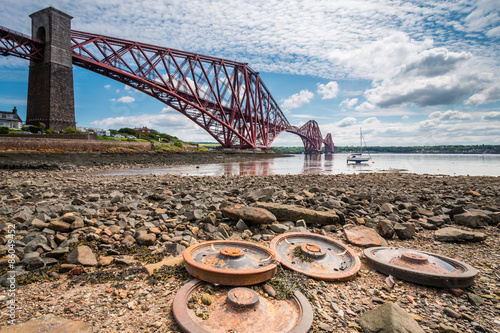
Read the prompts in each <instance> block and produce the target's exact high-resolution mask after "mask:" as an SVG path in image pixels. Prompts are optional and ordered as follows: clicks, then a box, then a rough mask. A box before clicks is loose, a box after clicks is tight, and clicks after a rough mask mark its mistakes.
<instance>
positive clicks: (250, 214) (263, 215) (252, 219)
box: [221, 203, 276, 224]
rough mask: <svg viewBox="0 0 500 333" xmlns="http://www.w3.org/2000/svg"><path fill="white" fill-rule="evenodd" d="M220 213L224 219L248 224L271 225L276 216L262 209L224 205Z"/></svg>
mask: <svg viewBox="0 0 500 333" xmlns="http://www.w3.org/2000/svg"><path fill="white" fill-rule="evenodd" d="M221 211H222V215H223V216H224V217H227V218H229V219H231V220H235V221H238V220H240V219H241V220H243V221H245V222H248V223H250V224H271V223H273V222H275V221H276V216H274V215H273V214H272V213H271V212H270V211H268V210H267V209H264V208H258V207H247V206H243V205H240V204H228V203H226V204H225V205H224V206H223V207H222V208H221Z"/></svg>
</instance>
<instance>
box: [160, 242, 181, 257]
mask: <svg viewBox="0 0 500 333" xmlns="http://www.w3.org/2000/svg"><path fill="white" fill-rule="evenodd" d="M164 246H165V250H166V251H167V252H168V253H170V254H171V255H172V256H173V257H177V256H178V255H181V254H182V252H184V250H185V249H186V247H185V246H184V245H180V244H177V243H166V244H165V245H164Z"/></svg>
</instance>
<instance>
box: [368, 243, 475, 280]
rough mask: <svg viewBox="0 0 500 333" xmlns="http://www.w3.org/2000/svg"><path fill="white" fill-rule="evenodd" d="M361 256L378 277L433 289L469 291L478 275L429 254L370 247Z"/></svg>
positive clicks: (467, 268)
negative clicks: (376, 272)
mask: <svg viewBox="0 0 500 333" xmlns="http://www.w3.org/2000/svg"><path fill="white" fill-rule="evenodd" d="M364 254H365V257H366V259H367V260H368V263H369V264H370V265H371V266H372V267H373V268H375V269H376V270H377V271H379V272H381V273H384V274H387V275H392V276H394V277H396V278H398V279H400V280H405V281H409V282H413V283H418V284H423V285H428V286H433V287H443V288H450V289H455V288H465V287H469V286H471V285H472V284H473V283H474V277H475V276H476V275H477V273H478V271H477V270H476V269H475V268H474V267H472V266H470V265H468V264H466V263H464V262H461V261H459V260H456V259H452V258H448V257H445V256H441V255H438V254H434V253H430V252H422V251H417V250H411V249H400V248H392V247H371V248H368V249H366V250H365V251H364Z"/></svg>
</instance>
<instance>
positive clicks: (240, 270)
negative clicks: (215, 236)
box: [182, 241, 277, 286]
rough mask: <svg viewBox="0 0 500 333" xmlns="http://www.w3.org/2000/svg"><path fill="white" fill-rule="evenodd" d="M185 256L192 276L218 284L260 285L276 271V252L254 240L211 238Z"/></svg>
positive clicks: (190, 248) (193, 246) (187, 268)
mask: <svg viewBox="0 0 500 333" xmlns="http://www.w3.org/2000/svg"><path fill="white" fill-rule="evenodd" d="M182 255H183V257H184V260H185V264H184V265H185V267H186V270H187V271H188V272H189V273H190V274H191V275H193V276H194V277H196V278H198V279H200V280H203V281H207V282H210V283H215V284H222V285H230V286H247V285H251V284H257V283H261V282H264V281H267V280H269V279H271V278H272V277H273V276H274V275H275V274H276V271H277V261H276V255H275V253H274V252H273V251H271V250H269V249H268V248H266V247H263V246H260V245H257V244H254V243H248V242H239V241H209V242H203V243H199V244H195V245H192V246H190V247H188V248H187V249H186V250H184V252H183V253H182Z"/></svg>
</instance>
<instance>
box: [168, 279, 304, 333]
mask: <svg viewBox="0 0 500 333" xmlns="http://www.w3.org/2000/svg"><path fill="white" fill-rule="evenodd" d="M207 288H208V289H207ZM257 288H260V287H254V289H256V290H258V289H257ZM207 291H208V295H209V296H208V298H210V302H209V303H210V304H208V303H207V302H205V304H204V303H203V302H202V299H203V294H204V293H207ZM261 294H263V293H262V292H261ZM205 297H207V296H205ZM172 310H173V314H174V318H175V320H176V321H177V323H178V324H179V326H180V327H181V329H182V330H183V331H184V332H188V333H209V332H211V333H219V332H220V333H228V332H234V333H236V332H237V333H254V332H266V333H278V332H280V333H281V332H289V333H305V332H308V331H309V329H310V327H311V325H312V322H313V311H312V307H311V305H310V304H309V302H308V301H307V299H306V298H305V296H304V295H303V294H301V293H300V292H298V291H296V292H295V294H294V296H293V297H291V298H290V299H288V300H276V299H272V298H266V297H264V296H261V295H260V293H258V292H256V291H255V290H253V289H249V288H241V287H238V288H234V289H231V287H223V286H218V287H213V286H207V284H206V283H204V282H203V281H200V280H197V279H194V280H192V281H190V282H188V283H187V284H186V285H185V286H184V287H182V288H181V289H179V291H178V292H177V294H176V295H175V298H174V301H173V304H172Z"/></svg>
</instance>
